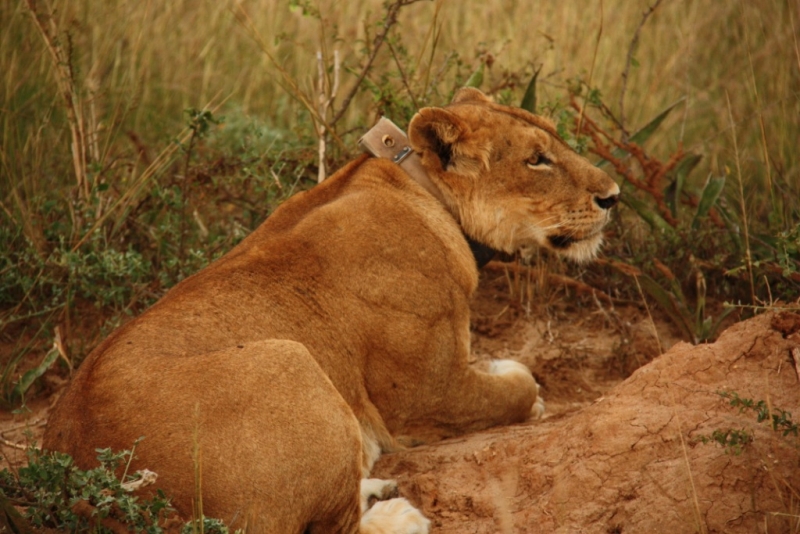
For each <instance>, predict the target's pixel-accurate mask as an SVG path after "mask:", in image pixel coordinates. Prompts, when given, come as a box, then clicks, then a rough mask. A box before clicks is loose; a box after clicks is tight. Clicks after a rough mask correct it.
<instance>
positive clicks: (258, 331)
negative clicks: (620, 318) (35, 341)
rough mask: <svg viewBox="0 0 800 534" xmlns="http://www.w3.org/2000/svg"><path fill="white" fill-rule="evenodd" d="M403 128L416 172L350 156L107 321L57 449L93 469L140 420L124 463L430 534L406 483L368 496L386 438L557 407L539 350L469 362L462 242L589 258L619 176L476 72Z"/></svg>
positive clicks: (467, 258)
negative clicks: (214, 256)
mask: <svg viewBox="0 0 800 534" xmlns="http://www.w3.org/2000/svg"><path fill="white" fill-rule="evenodd" d="M408 134H409V142H410V145H411V147H412V148H413V152H414V153H415V154H416V155H415V156H412V158H417V157H418V158H419V159H417V160H410V161H412V162H413V161H416V163H414V165H416V166H414V165H412V166H409V167H405V168H407V169H409V171H408V172H406V170H404V167H401V166H400V165H398V164H396V163H394V162H392V161H390V160H388V159H380V158H368V157H366V156H365V157H361V158H360V159H357V160H356V161H353V162H351V163H350V164H348V165H347V166H346V167H344V168H343V169H342V170H340V171H339V172H338V173H336V174H335V175H334V176H332V177H330V178H329V179H328V180H327V181H325V182H324V183H322V184H321V185H318V186H317V187H315V188H313V189H312V190H310V191H307V192H304V193H300V194H297V195H295V196H294V197H292V198H291V199H289V200H288V201H286V202H285V203H284V204H283V205H282V206H280V207H279V208H278V209H277V210H275V212H274V213H273V214H272V215H271V216H270V217H269V218H268V219H267V220H266V221H265V222H264V223H263V224H262V225H261V226H260V227H259V228H258V229H257V230H256V231H255V232H253V234H252V235H250V236H249V237H247V238H246V239H245V240H244V241H242V243H241V244H240V245H238V246H237V247H236V248H234V249H233V250H232V251H231V252H229V253H228V254H227V255H225V256H224V257H223V258H221V259H219V260H218V261H216V262H215V263H213V264H212V265H210V266H209V267H207V268H206V269H204V270H202V271H200V272H199V273H197V274H195V275H194V276H192V277H190V278H187V279H186V280H184V281H183V282H181V283H180V284H178V285H177V286H175V288H173V289H172V290H171V291H170V292H169V293H167V294H166V295H165V296H164V298H162V299H161V300H160V301H159V302H158V303H157V304H155V305H154V306H153V307H152V308H150V309H149V310H148V311H147V312H145V313H144V314H142V315H141V316H140V317H138V318H137V319H134V320H132V321H131V322H129V323H128V324H126V325H125V326H123V327H121V328H119V329H118V330H117V331H116V332H114V333H113V334H112V335H111V336H110V337H109V338H108V339H106V340H105V341H104V342H103V343H102V344H101V345H100V346H98V347H97V348H96V349H95V350H94V352H92V354H91V355H90V356H89V357H88V358H87V359H86V361H85V362H84V363H83V365H82V366H81V368H80V370H79V371H78V372H77V373H76V375H75V377H74V379H73V380H72V383H71V384H70V386H69V388H68V389H67V391H66V392H65V393H64V395H63V396H62V398H61V399H60V401H59V403H58V405H57V406H56V408H55V409H54V411H53V413H52V415H51V417H50V421H49V424H48V427H47V431H46V433H45V436H44V442H43V446H44V447H45V448H47V449H56V450H60V451H64V452H67V453H70V454H71V455H72V456H73V457H74V458H75V461H76V462H77V464H79V465H81V466H84V467H86V466H90V465H92V464H94V463H95V448H98V447H112V448H114V449H122V448H129V447H130V446H131V444H132V443H133V442H134V441H135V440H136V439H137V438H139V437H140V436H144V437H145V439H144V440H143V441H142V442H141V443H140V444H139V446H138V448H137V449H136V456H137V458H136V460H135V461H134V463H133V465H132V466H131V467H130V469H129V471H132V470H133V469H136V468H137V467H140V468H144V467H147V468H149V469H151V470H153V471H155V472H157V473H158V475H159V478H158V486H159V487H161V488H163V489H164V490H166V492H167V493H168V494H169V495H171V496H172V497H173V503H174V505H175V506H176V508H177V509H178V511H180V512H181V513H182V514H183V515H185V516H190V515H191V514H192V511H193V510H196V509H197V508H198V507H199V502H197V499H198V497H200V496H202V510H203V512H204V513H205V515H207V516H211V517H219V518H221V519H223V520H225V521H226V522H228V523H229V524H230V525H231V526H233V527H239V528H247V529H248V530H249V531H251V532H275V533H278V532H280V533H286V532H292V533H300V532H314V533H317V532H325V533H328V532H347V533H350V532H364V533H365V532H393V533H394V532H396V533H400V532H403V533H416V532H427V531H428V521H427V520H426V519H425V518H424V517H423V516H422V515H421V514H420V513H419V512H418V511H417V510H416V509H414V508H412V507H411V505H410V504H409V503H408V502H407V501H406V500H405V499H401V498H394V499H389V500H384V501H379V502H378V503H377V504H375V505H374V506H372V507H371V508H370V507H369V502H370V501H371V500H373V499H371V497H377V498H378V499H381V498H385V497H387V496H391V494H392V491H393V489H394V488H393V486H392V483H391V481H375V480H366V481H365V482H363V483H360V480H361V479H362V477H365V476H366V475H367V474H368V473H369V470H370V468H371V467H372V464H373V463H374V462H375V460H376V459H377V457H378V456H379V454H380V452H381V451H391V450H395V449H397V448H399V447H401V446H402V444H416V443H422V442H427V441H431V440H437V439H441V438H444V437H447V436H452V435H455V434H458V433H463V432H468V431H473V430H479V429H484V428H487V427H490V426H493V425H502V424H509V423H516V422H520V421H524V420H526V419H527V418H528V417H530V416H531V415H534V416H538V415H540V414H541V412H542V410H543V408H544V405H543V403H542V401H541V399H540V398H539V397H538V391H539V387H538V385H537V384H536V382H535V381H534V379H533V377H532V375H531V373H530V371H529V370H528V369H527V368H526V367H525V366H523V365H521V364H519V363H517V362H513V361H510V360H497V361H494V362H492V364H491V365H490V366H489V367H488V369H485V370H479V369H476V368H474V367H472V366H470V365H469V364H468V360H469V355H470V333H469V301H470V296H471V295H472V294H473V292H474V291H475V289H476V285H477V283H478V269H477V266H476V260H475V257H474V256H473V253H472V252H471V249H470V246H469V244H468V240H467V239H468V238H469V239H471V240H472V241H474V242H477V243H479V244H481V245H483V246H486V247H490V248H492V249H495V250H501V251H506V252H510V253H511V252H515V251H517V250H520V249H524V248H528V247H534V246H541V247H546V248H549V249H553V250H555V251H557V252H560V253H562V254H564V255H566V256H568V257H571V258H574V259H576V260H587V259H590V258H591V257H592V256H593V255H594V254H595V253H596V251H597V249H598V247H599V246H600V243H601V241H602V234H601V229H602V228H603V225H604V224H605V223H606V221H607V220H608V219H609V209H610V208H611V207H612V206H613V205H614V204H615V202H616V200H617V195H618V193H619V188H618V187H617V185H616V184H615V183H614V182H613V181H612V180H611V179H610V178H609V177H608V176H607V175H606V174H605V173H604V172H602V171H600V170H598V169H597V168H595V167H594V166H592V165H591V164H590V163H589V162H588V161H586V160H585V159H583V158H582V157H580V156H578V155H577V154H576V153H575V152H573V151H572V150H571V149H570V148H569V147H568V146H567V145H566V144H565V143H564V142H563V141H561V140H560V139H559V137H558V135H557V134H556V132H555V131H554V129H553V127H552V125H551V124H550V123H549V122H548V121H546V120H543V119H542V118H539V117H537V116H534V115H532V114H530V113H527V112H525V111H523V110H520V109H516V108H511V107H506V106H501V105H498V104H495V103H493V102H492V101H491V100H490V99H488V98H487V97H486V96H484V95H483V93H481V92H479V91H477V90H474V89H463V90H461V91H460V92H458V93H457V94H456V96H455V99H454V100H453V102H452V103H451V104H450V105H448V106H446V107H443V108H425V109H421V110H420V111H419V113H417V114H416V115H415V116H414V118H413V119H412V121H411V123H410V125H409V131H408ZM407 152H408V151H407ZM415 174H416V175H417V176H414V177H412V175H415ZM415 178H416V179H415ZM421 184H422V185H421Z"/></svg>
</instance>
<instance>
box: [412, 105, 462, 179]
mask: <svg viewBox="0 0 800 534" xmlns="http://www.w3.org/2000/svg"><path fill="white" fill-rule="evenodd" d="M467 132H468V127H467V125H466V124H465V123H464V122H463V121H462V120H461V119H459V118H458V117H456V116H455V115H454V114H452V113H450V112H449V111H447V110H445V109H442V108H422V109H421V110H419V113H417V114H416V115H414V118H413V119H411V123H410V124H409V125H408V139H409V141H410V142H411V147H412V148H413V149H414V150H415V151H416V152H420V153H426V152H429V153H433V154H436V155H437V156H438V157H439V162H440V163H441V165H442V169H446V168H447V166H448V165H449V164H450V161H451V160H452V158H453V155H454V153H455V152H457V151H456V150H455V145H456V144H457V143H458V142H459V140H460V139H462V138H463V137H464V136H465V135H466V134H467Z"/></svg>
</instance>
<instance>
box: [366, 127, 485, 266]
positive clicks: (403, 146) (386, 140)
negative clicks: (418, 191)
mask: <svg viewBox="0 0 800 534" xmlns="http://www.w3.org/2000/svg"><path fill="white" fill-rule="evenodd" d="M358 146H359V147H361V150H363V151H364V152H366V153H367V154H369V155H371V156H374V157H376V158H384V159H390V160H392V161H393V162H394V163H397V164H398V165H399V166H400V167H401V168H402V169H403V170H404V171H406V173H407V174H408V175H409V176H410V177H411V178H412V179H413V180H414V181H415V182H417V183H418V184H419V185H421V186H422V187H423V188H424V189H425V190H426V191H428V192H429V193H430V194H431V195H433V196H434V198H436V199H437V200H438V201H439V202H441V203H442V204H443V205H445V206H446V205H447V203H446V202H445V200H444V195H442V191H441V190H440V189H439V188H438V187H436V184H434V183H433V182H432V181H431V179H430V178H429V177H428V173H427V172H425V169H424V168H423V167H422V162H421V161H420V158H419V156H418V155H417V154H416V152H414V150H413V149H412V148H411V145H409V144H408V137H406V134H405V132H403V130H401V129H400V128H398V127H397V125H396V124H395V123H393V122H392V121H390V120H389V119H387V118H386V117H381V118H380V120H379V121H378V123H377V124H376V125H375V126H373V127H372V128H371V129H370V130H369V131H368V132H367V133H366V134H364V136H363V137H362V138H361V139H359V141H358ZM462 232H463V230H462ZM464 238H465V239H466V240H467V243H469V248H470V250H472V255H473V256H474V257H475V263H477V265H478V269H480V268H481V267H483V266H484V265H486V264H487V263H489V261H490V260H491V259H492V258H493V257H494V255H495V254H496V251H495V250H494V249H493V248H491V247H489V246H486V245H484V244H483V243H479V242H478V241H475V240H474V239H471V238H470V237H469V236H468V235H466V234H464Z"/></svg>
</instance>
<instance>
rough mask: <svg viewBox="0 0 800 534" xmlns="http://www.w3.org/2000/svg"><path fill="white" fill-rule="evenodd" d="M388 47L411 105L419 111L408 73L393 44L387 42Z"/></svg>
mask: <svg viewBox="0 0 800 534" xmlns="http://www.w3.org/2000/svg"><path fill="white" fill-rule="evenodd" d="M386 45H387V46H388V47H389V51H390V52H391V53H392V58H393V59H394V63H395V65H397V70H398V72H400V79H401V80H402V81H403V86H404V87H405V88H406V92H407V93H408V96H409V97H410V98H411V103H412V104H414V109H419V103H418V102H417V99H416V98H415V97H414V91H412V90H411V84H410V82H409V80H408V76H406V71H405V70H403V65H402V64H401V63H400V58H399V57H397V53H396V52H395V50H394V47H393V46H392V43H391V42H389V41H387V42H386Z"/></svg>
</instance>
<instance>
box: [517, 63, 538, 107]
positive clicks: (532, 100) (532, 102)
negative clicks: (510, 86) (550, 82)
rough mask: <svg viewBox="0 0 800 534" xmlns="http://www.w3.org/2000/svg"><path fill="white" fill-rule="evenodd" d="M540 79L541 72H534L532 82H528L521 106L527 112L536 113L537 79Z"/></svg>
mask: <svg viewBox="0 0 800 534" xmlns="http://www.w3.org/2000/svg"><path fill="white" fill-rule="evenodd" d="M538 77H539V70H536V71H534V73H533V76H531V81H530V82H528V87H527V89H525V95H524V96H523V97H522V103H521V104H520V105H519V107H521V108H522V109H524V110H525V111H530V112H531V113H536V79H537V78H538Z"/></svg>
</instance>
